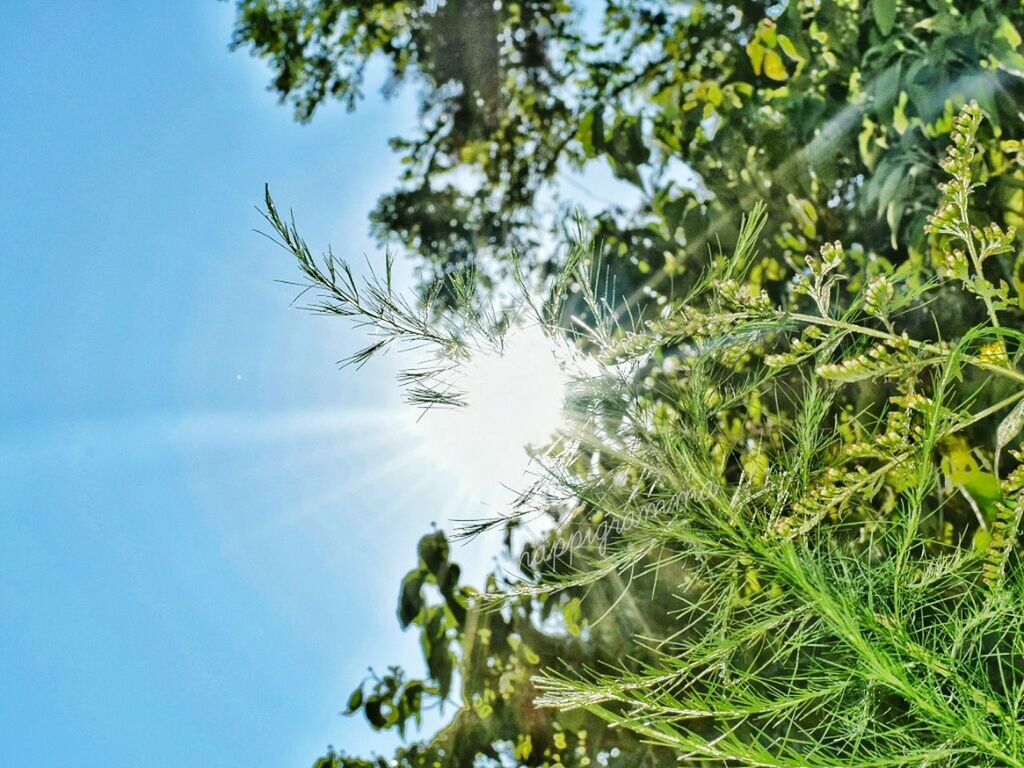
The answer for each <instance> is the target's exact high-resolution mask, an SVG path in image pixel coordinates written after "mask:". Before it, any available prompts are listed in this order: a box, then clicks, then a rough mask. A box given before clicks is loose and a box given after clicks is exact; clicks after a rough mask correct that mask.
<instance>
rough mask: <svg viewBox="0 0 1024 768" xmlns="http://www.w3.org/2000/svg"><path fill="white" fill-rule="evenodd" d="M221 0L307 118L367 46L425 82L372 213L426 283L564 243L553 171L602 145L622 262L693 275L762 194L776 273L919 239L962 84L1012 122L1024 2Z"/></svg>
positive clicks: (347, 94) (998, 121) (1009, 211)
mask: <svg viewBox="0 0 1024 768" xmlns="http://www.w3.org/2000/svg"><path fill="white" fill-rule="evenodd" d="M237 5H238V21H237V25H236V29H235V33H234V37H233V45H234V46H235V47H245V46H247V47H249V48H250V49H251V50H252V52H253V53H254V54H255V55H257V56H259V57H261V58H264V59H266V60H267V61H268V62H269V63H270V64H271V66H272V67H273V69H274V72H275V78H274V80H273V83H272V86H271V87H272V88H273V89H274V90H275V91H276V92H277V93H278V94H280V96H281V98H282V100H287V101H289V102H290V103H291V104H293V105H294V108H295V112H296V116H297V117H298V118H299V119H300V120H309V119H312V117H313V116H314V114H315V112H316V110H317V109H318V108H319V107H320V106H322V105H323V104H324V103H325V102H327V101H329V100H332V99H338V100H341V101H342V102H343V103H345V104H346V105H347V106H348V107H349V108H354V107H355V106H356V104H357V100H358V97H359V94H360V89H361V87H362V86H363V78H364V74H365V71H366V66H367V64H368V62H369V61H370V60H371V59H372V58H373V57H378V58H381V59H383V60H384V61H386V62H387V64H388V66H389V67H390V72H391V75H390V79H389V81H388V83H387V85H386V86H385V92H387V93H391V92H394V90H396V89H397V88H398V87H400V86H401V84H402V83H404V82H406V81H410V80H411V81H413V82H415V83H416V85H417V86H418V87H419V88H420V91H421V94H422V95H421V99H420V110H421V121H422V128H421V129H419V130H418V131H417V132H416V134H415V135H413V136H410V137H407V138H396V139H395V140H394V141H393V147H394V149H395V151H397V152H398V153H399V154H400V155H401V156H402V160H403V163H404V164H405V166H406V170H405V171H404V173H403V176H402V178H401V179H400V183H399V186H398V188H397V189H396V190H395V191H394V192H392V193H390V194H388V195H385V196H384V197H383V198H382V199H381V200H380V203H379V204H378V207H377V210H376V211H375V212H374V214H373V217H372V218H373V223H374V228H375V231H376V232H377V234H378V235H379V237H380V238H381V240H382V241H385V242H388V243H391V244H398V245H400V246H401V247H402V248H403V249H404V250H405V251H406V252H408V253H410V254H413V255H415V256H416V257H417V259H416V263H418V264H420V265H421V266H422V268H423V276H424V283H425V284H427V283H430V282H432V281H433V279H435V278H436V277H438V276H441V275H443V274H447V273H449V272H450V271H452V270H463V269H466V268H468V267H470V266H472V267H475V269H476V274H477V276H478V278H479V279H481V280H482V281H484V282H485V284H487V283H489V282H490V281H491V280H493V279H494V278H495V277H497V276H500V275H503V274H505V273H506V272H507V266H508V263H509V261H508V259H509V256H510V254H511V253H513V252H518V254H519V256H520V258H521V259H522V260H523V261H524V262H526V263H528V264H529V263H533V262H536V263H537V264H538V265H539V266H540V268H541V269H542V271H543V270H546V269H550V268H551V265H552V263H558V262H560V261H561V260H562V259H564V257H565V255H566V252H567V247H566V238H565V234H564V227H563V222H564V218H565V215H566V214H567V212H566V211H564V210H563V211H561V213H560V211H559V207H558V205H557V201H556V200H552V199H551V195H557V191H558V187H559V179H560V178H562V177H563V176H564V174H565V173H566V172H567V171H569V170H571V169H586V168H587V167H588V166H590V165H592V164H594V163H600V164H604V163H607V164H608V165H610V167H611V168H612V169H613V170H614V172H615V174H616V175H617V176H618V177H619V178H621V179H623V180H625V181H626V182H627V183H629V184H632V185H634V186H635V187H636V188H637V189H638V191H640V192H641V194H642V203H641V204H640V206H639V207H638V208H637V209H635V210H625V209H624V207H623V206H621V205H612V206H609V207H608V208H607V209H606V210H604V211H603V212H601V213H600V214H599V215H598V216H597V217H596V221H594V222H592V224H593V226H594V234H595V236H596V237H598V239H600V240H601V241H602V243H603V244H604V249H605V252H606V253H607V254H610V255H611V256H613V257H614V258H612V259H610V260H609V267H610V268H612V269H614V270H615V271H616V273H618V274H619V279H620V282H621V283H622V284H623V285H626V284H631V285H637V284H638V283H639V282H640V280H641V279H642V280H645V281H649V282H657V283H662V282H663V281H664V278H665V277H673V278H675V280H676V281H679V280H683V281H684V282H685V280H686V279H689V278H691V277H692V276H693V274H694V272H695V270H693V269H688V267H689V266H690V265H691V264H693V263H696V264H700V263H703V261H704V259H705V257H706V254H707V248H708V245H709V243H710V244H714V243H716V242H718V241H721V242H722V244H723V245H725V246H726V247H728V246H729V245H730V244H731V243H732V242H733V239H734V237H735V232H736V225H737V223H738V217H739V215H740V214H741V213H742V212H743V211H745V210H748V209H749V207H750V206H751V205H752V204H753V203H754V202H755V201H756V200H761V199H763V200H765V201H766V202H767V203H768V205H769V216H768V222H769V223H768V230H767V232H766V235H767V237H768V239H769V241H771V242H772V243H773V246H772V247H771V248H770V249H766V253H765V256H766V265H765V268H766V269H768V270H769V272H771V274H773V275H776V276H780V275H781V274H782V272H783V271H785V269H786V266H787V264H786V262H787V260H789V261H792V260H797V261H799V259H800V258H801V257H802V256H803V255H804V254H806V253H808V252H812V251H813V250H814V248H815V245H816V244H819V243H821V242H830V241H832V240H835V239H842V240H844V242H856V243H857V244H859V245H860V246H861V247H863V249H864V250H865V251H866V252H868V253H873V254H876V255H878V256H881V257H885V258H889V259H891V260H894V261H902V260H904V259H905V258H907V257H908V255H909V254H910V253H911V251H913V250H915V249H918V250H919V249H920V248H921V247H922V239H921V235H920V232H921V225H922V222H923V217H924V215H926V213H927V212H928V211H929V210H931V209H932V207H933V206H934V203H935V201H936V199H937V197H936V196H937V192H936V190H937V185H938V183H939V182H940V181H941V175H940V173H939V170H938V167H937V165H936V162H935V158H936V157H939V156H940V155H941V150H942V146H943V142H944V137H945V135H946V134H948V132H949V129H950V125H951V122H952V118H953V115H954V113H955V111H956V109H958V107H959V105H960V104H961V103H963V102H964V100H965V99H966V98H967V97H970V98H974V99H976V100H977V101H979V103H980V104H981V105H982V106H983V107H984V108H985V110H986V113H987V114H989V115H990V116H991V122H990V123H988V124H987V127H986V129H985V130H986V131H987V132H989V134H990V136H989V139H991V140H996V139H1005V140H1016V139H1019V138H1020V137H1021V134H1022V124H1021V121H1020V119H1019V117H1018V111H1019V102H1020V99H1021V88H1022V85H1021V77H1020V76H1021V73H1022V72H1024V59H1022V58H1021V55H1020V54H1019V52H1018V47H1019V44H1020V36H1019V35H1018V33H1017V29H1018V28H1019V27H1020V22H1021V20H1022V15H1024V12H1022V11H1021V8H1020V6H1019V4H1017V3H1012V2H1008V1H1006V0H1000V1H998V2H986V3H983V4H971V5H970V6H963V7H957V5H955V4H952V3H948V2H944V0H914V1H913V2H898V3H897V1H896V0H876V1H875V2H871V3H859V2H836V1H835V0H824V1H822V2H808V1H802V2H796V1H794V2H788V3H771V2H751V1H747V0H738V1H736V2H699V3H690V2H685V3H684V2H679V3H675V2H654V1H653V0H618V1H613V2H607V3H603V4H601V3H594V4H585V3H570V2H566V0H509V1H508V2H503V3H494V4H490V3H484V2H477V1H476V0H447V2H441V3H423V2H420V0H387V1H384V0H380V1H378V2H353V1H351V0H306V1H305V2H291V1H290V0H289V1H288V2H284V1H281V2H276V1H272V0H240V2H238V4H237ZM602 6H603V8H602ZM584 10H586V13H587V14H590V15H591V16H593V15H594V14H598V15H599V16H600V19H599V23H597V24H594V23H584V20H583V19H582V14H583V13H584ZM687 171H692V174H693V175H692V176H690V175H689V174H688V173H686V172H687ZM993 173H994V174H995V175H996V177H997V178H996V179H993V180H992V183H990V184H989V185H988V186H987V187H986V191H985V193H984V195H983V197H981V198H980V199H979V200H978V205H979V206H980V207H984V208H985V210H991V211H997V212H998V214H999V215H998V216H997V217H996V218H997V219H999V220H1005V221H1006V222H1007V223H1016V220H1017V219H1018V218H1019V217H1020V212H1021V204H1022V203H1021V189H1020V185H1021V175H1020V171H1019V169H1018V168H1016V167H1015V166H1010V165H1007V166H1004V167H1001V168H994V169H993ZM545 235H553V236H554V240H555V242H556V243H557V244H558V245H556V247H554V248H552V249H546V250H545V249H544V248H541V247H540V245H539V244H540V243H541V242H544V241H546V238H545ZM654 276H659V277H658V279H657V280H654Z"/></svg>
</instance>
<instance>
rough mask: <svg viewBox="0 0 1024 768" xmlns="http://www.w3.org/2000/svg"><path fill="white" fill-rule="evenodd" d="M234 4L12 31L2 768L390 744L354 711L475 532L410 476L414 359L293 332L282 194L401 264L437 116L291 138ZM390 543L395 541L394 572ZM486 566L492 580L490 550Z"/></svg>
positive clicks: (2, 253) (201, 3) (20, 23)
mask: <svg viewBox="0 0 1024 768" xmlns="http://www.w3.org/2000/svg"><path fill="white" fill-rule="evenodd" d="M231 13H232V8H231V6H230V5H229V4H227V3H218V2H214V0H190V1H189V2H176V3H168V2H166V0H161V1H160V2H155V1H152V2H142V1H141V0H140V1H139V2H133V3H116V4H115V3H109V2H108V3H101V2H97V3H82V2H77V1H76V2H67V1H63V2H50V3H45V4H43V3H16V4H13V5H12V6H11V7H9V8H7V9H5V22H4V25H3V26H2V27H0V46H2V47H3V50H4V56H3V57H2V60H0V74H2V76H3V82H4V95H3V97H0V230H2V232H3V238H2V240H0V243H2V244H0V263H2V265H3V273H2V282H0V297H2V302H0V392H2V396H0V489H2V490H0V610H2V613H3V624H2V630H0V690H2V691H3V695H2V696H0V722H2V723H3V727H2V728H0V754H2V756H3V759H2V762H3V763H4V764H6V765H27V764H30V762H34V761H36V760H39V759H41V758H49V759H53V757H54V755H57V754H60V755H62V756H64V757H65V758H66V759H70V760H72V761H73V762H74V763H75V764H76V765H79V766H84V767H86V768H88V767H90V766H104V767H105V768H107V767H109V766H120V765H129V764H136V763H138V762H145V763H146V764H147V765H151V766H154V767H156V766H176V767H177V766H182V765H217V766H246V768H259V766H275V768H279V767H280V766H306V765H308V764H310V763H311V762H312V760H313V758H314V757H316V756H317V755H319V754H320V753H321V751H322V750H323V748H324V747H325V746H326V745H327V744H328V743H333V744H335V745H337V746H339V747H345V748H347V749H348V750H350V751H355V752H364V753H365V752H368V751H369V750H371V749H374V748H377V749H386V748H387V747H388V746H389V745H390V744H392V743H393V739H391V738H390V737H387V736H384V737H381V736H375V735H373V734H371V733H369V731H368V729H367V728H366V726H365V724H364V723H362V722H361V721H358V720H352V719H346V718H341V717H339V715H338V712H339V710H340V709H341V707H342V705H343V702H344V700H345V698H346V697H347V694H348V691H349V690H350V689H351V687H352V686H353V684H355V683H356V682H358V680H359V679H360V678H361V677H362V675H363V673H364V671H365V669H366V667H367V665H370V664H373V665H376V666H378V667H381V666H384V665H386V664H387V663H390V662H409V661H412V662H413V668H414V669H418V668H419V667H418V665H417V663H416V662H417V659H418V657H417V655H416V647H415V639H414V638H413V637H412V636H410V635H403V634H401V633H400V632H399V631H398V628H397V623H396V621H395V617H394V604H395V595H396V593H397V586H398V583H399V580H400V578H401V576H402V574H403V573H404V572H405V570H406V569H407V568H408V567H410V566H411V565H412V564H413V558H414V546H415V541H416V539H417V538H418V536H419V535H420V534H421V533H423V532H424V531H426V530H428V529H429V525H430V521H431V520H435V519H436V520H439V521H442V520H443V519H444V518H445V516H446V515H448V516H455V517H457V516H459V515H458V514H457V512H458V510H452V509H451V504H450V503H447V502H445V499H444V497H443V496H444V495H443V488H444V482H442V480H441V478H439V477H438V476H437V474H436V473H434V472H432V471H425V470H424V468H423V466H422V460H421V457H417V456H416V455H415V454H409V452H408V451H404V450H403V442H404V441H403V437H402V436H403V434H404V433H403V431H402V430H403V429H404V428H405V427H404V426H403V425H404V423H405V422H404V421H403V420H402V418H400V417H398V416H396V415H395V414H397V413H400V410H399V409H398V407H397V405H398V402H399V396H398V394H397V393H396V392H395V391H394V388H393V387H392V386H391V385H390V375H391V373H392V368H391V366H393V362H392V363H389V362H385V363H383V364H377V365H376V366H374V367H372V368H370V369H364V371H363V372H361V373H359V374H356V373H355V372H353V371H350V370H346V371H343V372H340V373H339V371H338V370H337V368H336V366H335V361H336V360H337V359H338V358H340V357H341V356H342V355H343V354H344V353H345V352H347V351H351V350H352V348H353V346H354V345H355V344H356V343H358V340H359V339H358V337H357V336H356V335H355V334H354V333H353V332H350V331H348V330H346V329H345V328H344V327H343V326H342V325H341V324H340V323H338V322H332V321H329V320H324V319H320V318H315V317H311V316H307V315H305V314H303V313H301V312H300V311H298V310H295V309H289V307H288V303H289V300H290V299H291V298H292V290H291V289H289V288H288V287H286V286H282V285H280V284H278V283H275V280H279V279H289V278H292V277H294V273H293V271H292V268H291V264H290V263H289V262H288V260H287V258H286V256H285V254H284V253H283V252H282V251H279V250H277V249H275V248H274V247H273V246H272V245H271V244H269V243H268V242H267V241H266V240H264V239H263V238H261V237H260V236H258V235H257V234H255V233H253V232H252V229H253V228H254V227H258V226H259V225H260V219H259V217H258V214H257V213H256V211H255V210H254V205H256V204H257V203H259V202H260V196H261V192H262V187H263V184H264V182H270V184H271V187H272V189H273V191H274V193H275V196H276V198H277V199H278V201H279V203H281V204H282V205H284V206H289V207H294V208H295V210H296V213H297V215H298V218H299V220H300V223H301V225H302V228H303V231H304V233H305V234H306V235H307V237H308V239H309V240H310V241H311V242H313V243H322V244H326V243H328V242H331V243H333V245H334V247H335V249H336V251H337V252H339V253H341V254H347V255H350V256H352V257H355V258H361V255H362V254H363V253H369V254H371V257H372V256H373V255H374V254H375V253H376V251H375V248H374V246H373V244H372V243H371V242H370V240H369V239H368V237H367V223H366V214H367V212H368V210H369V209H370V208H371V206H372V205H373V203H374V201H375V200H376V198H377V196H378V195H380V194H381V193H382V192H384V191H386V190H388V189H390V188H391V186H392V185H393V181H394V179H395V177H396V174H397V163H396V162H395V160H394V158H393V157H392V156H391V154H390V152H389V150H388V149H387V147H386V140H387V138H388V137H389V136H390V135H392V134H394V133H398V132H401V131H402V130H403V129H405V128H407V127H408V125H409V124H410V123H411V121H412V120H413V119H414V110H413V103H412V100H411V97H410V96H409V95H406V96H405V97H402V98H399V99H398V100H397V101H394V102H391V103H388V104H384V103H382V102H381V100H380V99H379V98H378V97H376V95H375V94H374V95H372V97H371V98H370V99H369V100H368V101H367V102H366V103H364V104H363V106H362V108H361V109H360V110H359V112H358V113H357V114H355V115H349V114H346V113H344V111H343V110H341V109H339V108H334V109H331V110H329V111H327V112H326V113H325V114H323V115H321V116H320V117H319V118H318V120H317V121H315V123H314V124H312V125H310V126H299V125H297V124H295V123H294V122H292V119H291V115H290V112H289V111H288V110H287V109H285V108H281V107H279V106H278V105H277V104H276V102H275V99H274V97H273V96H272V95H270V94H268V93H267V92H266V91H265V90H264V84H265V77H264V72H263V71H262V70H261V68H260V66H259V65H258V64H256V63H254V62H253V61H251V60H250V59H249V57H248V56H247V55H246V54H243V53H236V54H229V53H228V51H227V39H228V35H229V32H230V23H231ZM382 542H386V545H382ZM466 554H467V556H470V557H471V555H470V554H469V553H466Z"/></svg>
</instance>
